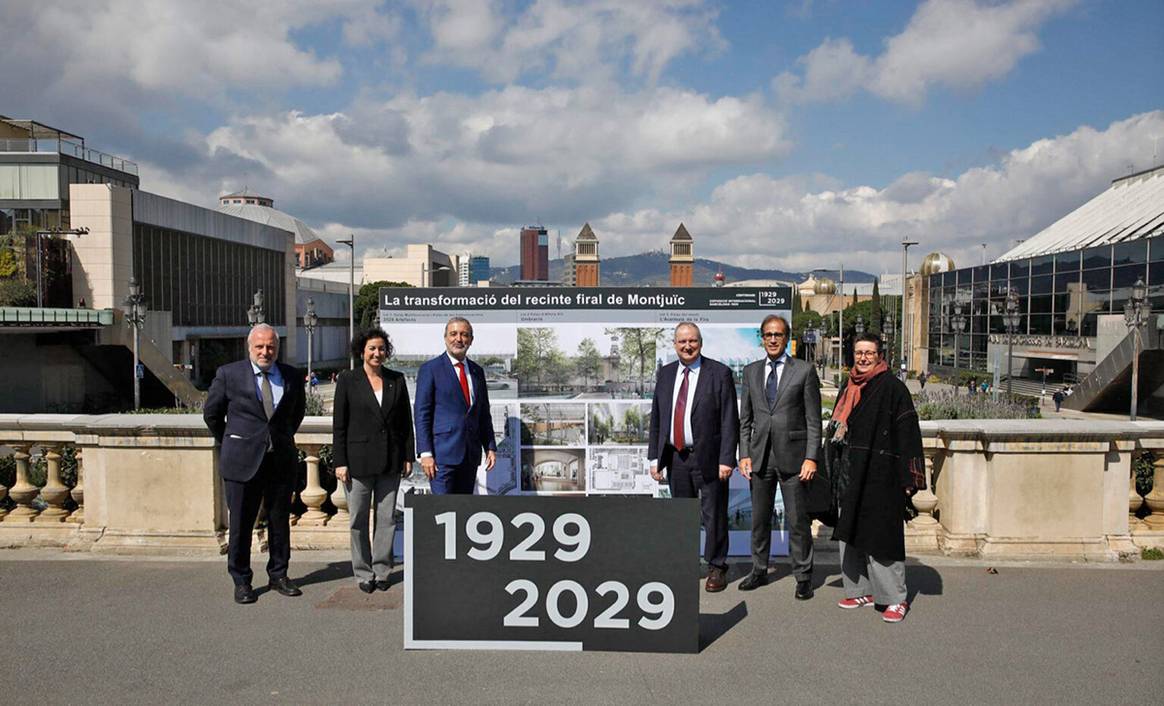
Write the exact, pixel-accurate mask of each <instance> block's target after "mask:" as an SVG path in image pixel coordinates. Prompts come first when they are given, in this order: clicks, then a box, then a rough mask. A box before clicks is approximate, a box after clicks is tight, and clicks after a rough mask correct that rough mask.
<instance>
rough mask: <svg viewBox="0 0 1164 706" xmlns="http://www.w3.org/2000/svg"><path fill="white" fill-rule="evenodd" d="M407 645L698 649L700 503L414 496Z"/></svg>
mask: <svg viewBox="0 0 1164 706" xmlns="http://www.w3.org/2000/svg"><path fill="white" fill-rule="evenodd" d="M405 516H406V520H405V539H404V541H405V551H406V552H407V556H408V559H407V561H406V563H405V572H404V582H405V584H404V591H405V593H404V595H405V599H404V600H405V617H404V646H405V648H415V649H530V650H621V651H651V652H696V651H697V650H698V647H699V554H698V543H699V509H698V507H697V505H696V501H695V500H691V499H674V500H653V499H647V498H596V497H591V498H571V497H483V496H449V495H446V496H434V495H410V496H409V498H408V499H407V501H406V507H405Z"/></svg>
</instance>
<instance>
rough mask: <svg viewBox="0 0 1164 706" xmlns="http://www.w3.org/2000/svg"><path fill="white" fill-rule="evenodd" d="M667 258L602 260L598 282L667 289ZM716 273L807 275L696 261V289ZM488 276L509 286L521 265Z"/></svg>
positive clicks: (557, 272) (553, 271)
mask: <svg viewBox="0 0 1164 706" xmlns="http://www.w3.org/2000/svg"><path fill="white" fill-rule="evenodd" d="M669 257H670V256H669V255H668V254H667V253H666V252H663V251H661V250H653V251H651V252H644V253H639V254H638V255H626V256H623V257H611V258H605V259H603V260H602V262H601V264H600V265H599V282H600V283H601V284H602V286H605V287H633V286H651V287H666V286H668V285H669V284H670V282H671V265H670V262H669ZM563 266H564V265H563V261H562V260H561V259H557V260H550V281H551V282H560V281H561V279H562V271H563ZM716 272H723V274H724V277H725V278H726V279H727V281H728V282H729V283H730V282H739V281H741V280H749V279H768V280H770V279H774V280H780V281H782V282H789V283H797V282H803V281H804V280H805V279H806V278H808V275H809V274H810V273H809V272H786V271H784V270H759V269H752V268H748V267H736V266H735V265H729V264H727V263H724V262H718V261H716V260H708V259H706V258H696V259H695V267H694V271H693V276H692V281H693V282H694V283H695V286H697V287H711V286H713V285H714V284H715V274H716ZM812 273H814V274H816V276H817V277H827V278H829V279H831V280H834V281H835V280H836V279H837V271H836V270H813V271H812ZM490 274H491V275H492V278H493V283H494V284H501V285H504V284H511V283H513V282H514V281H515V280H518V279H520V278H521V265H512V266H510V267H494V268H491V269H490ZM874 278H875V276H874V275H871V274H869V273H868V272H862V271H860V270H845V282H852V283H860V282H872V281H873V280H874Z"/></svg>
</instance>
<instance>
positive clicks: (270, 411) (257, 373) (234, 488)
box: [202, 324, 306, 603]
mask: <svg viewBox="0 0 1164 706" xmlns="http://www.w3.org/2000/svg"><path fill="white" fill-rule="evenodd" d="M247 352H248V356H249V358H250V359H249V360H240V361H238V362H236V363H229V364H227V365H223V366H222V367H220V368H219V369H218V371H217V372H216V373H215V375H214V382H212V383H211V384H210V391H209V392H208V393H207V395H206V404H205V405H203V407H202V418H203V419H204V420H205V421H206V426H207V427H209V428H210V433H211V434H213V435H214V441H215V444H216V445H217V446H218V472H219V473H220V474H221V475H222V480H223V484H224V486H225V490H226V504H227V509H228V511H229V525H230V540H229V544H228V545H227V552H226V567H227V571H229V572H230V576H231V578H232V579H234V600H235V602H236V603H254V602H255V600H256V595H255V592H254V589H253V588H252V587H251V578H252V576H253V572H252V571H251V531H252V530H253V528H254V526H255V518H256V517H257V516H258V514H259V505H260V504H262V503H264V502H265V503H266V506H267V536H268V541H267V545H268V551H269V553H270V556H269V557H268V559H267V576H268V577H269V579H270V580H269V582H268V588H270V589H271V590H273V591H276V592H278V593H281V594H283V595H284V596H298V595H300V594H301V593H302V591H300V590H299V588H298V587H297V586H296V585H295V584H294V583H292V582H291V579H289V578H287V564H288V563H289V562H290V560H291V519H290V518H291V516H290V505H291V492H292V486H293V485H294V481H295V471H296V468H297V467H298V464H299V455H298V452H297V450H296V448H295V432H296V431H298V430H299V424H300V422H302V421H303V414H304V412H305V406H306V397H305V396H304V390H303V376H302V375H300V374H299V371H298V370H296V369H295V368H293V367H291V366H290V365H283V364H282V363H277V362H275V359H276V358H277V357H278V355H279V334H278V333H277V332H276V331H275V329H273V328H271V327H270V326H268V325H267V324H259V325H258V326H255V327H254V328H253V329H251V332H250V334H249V335H248V336H247Z"/></svg>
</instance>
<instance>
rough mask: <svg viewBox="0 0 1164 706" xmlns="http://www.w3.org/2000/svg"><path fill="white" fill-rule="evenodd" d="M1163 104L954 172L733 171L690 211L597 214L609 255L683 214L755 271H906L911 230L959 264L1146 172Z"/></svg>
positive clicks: (994, 251) (659, 234)
mask: <svg viewBox="0 0 1164 706" xmlns="http://www.w3.org/2000/svg"><path fill="white" fill-rule="evenodd" d="M1158 138H1164V111H1155V112H1151V113H1145V114H1142V115H1137V116H1134V117H1131V118H1128V119H1126V120H1121V121H1118V122H1115V123H1113V124H1111V125H1110V126H1108V127H1107V128H1106V129H1105V130H1096V129H1094V128H1091V127H1087V126H1084V127H1080V128H1078V129H1077V130H1075V131H1074V132H1072V133H1070V134H1068V135H1062V136H1059V137H1055V138H1049V139H1044V140H1039V141H1037V142H1035V143H1033V144H1031V145H1029V146H1028V147H1025V148H1022V149H1016V150H1013V151H1011V152H1010V153H1008V154H1007V155H1005V156H1004V157H1003V158H1002V159H1001V160H1000V161H999V162H998V163H997V164H993V165H989V166H982V167H976V168H973V169H969V170H967V171H965V172H963V173H962V174H960V175H958V176H957V177H956V178H953V179H947V178H941V177H937V176H932V175H928V174H924V173H909V174H905V175H903V176H901V177H900V178H898V179H897V180H895V181H894V183H892V184H890V185H888V186H886V187H884V188H876V187H872V186H865V185H862V186H850V187H847V188H842V187H840V186H839V185H838V184H836V183H835V182H833V181H832V180H830V179H828V178H827V177H822V176H812V177H792V178H784V179H775V178H772V177H769V176H766V175H760V174H756V175H751V176H741V177H737V178H734V179H731V180H729V181H727V182H725V183H723V184H721V185H720V186H719V187H717V188H716V189H715V190H714V192H713V193H712V195H711V197H710V198H709V199H708V200H707V201H705V202H703V203H700V204H697V205H696V206H694V207H692V208H690V209H685V210H682V211H660V210H657V209H643V210H640V211H634V212H620V213H613V214H610V215H608V216H606V217H604V218H601V219H595V220H592V221H591V224H592V225H593V226H594V229H595V231H596V232H597V233H598V235H599V238H600V239H601V241H602V247H603V252H604V254H605V255H606V256H610V255H612V254H616V253H617V254H626V253H629V252H636V251H639V250H644V249H653V248H658V247H661V246H664V245H665V243H666V240H667V236H669V235H670V231H671V230H673V229H674V227H675V224H677V223H678V222H679V221H683V222H685V223H686V225H687V228H688V230H690V231H691V233H692V235H693V237H694V238H695V250H696V255H697V256H699V257H710V258H713V259H723V260H726V261H729V262H733V263H734V264H737V265H741V266H746V267H771V268H781V269H786V270H793V271H796V270H807V269H811V268H815V267H836V266H837V265H839V264H841V263H843V264H844V265H845V267H846V268H850V269H861V270H865V271H869V272H881V271H889V272H893V271H896V270H897V269H899V268H900V262H901V260H900V257H901V248H900V245H899V243H900V242H901V240H902V239H903V238H906V237H908V238H909V239H911V240H916V241H919V242H920V243H921V244H920V246H919V247H918V248H916V249H915V250H914V253H916V254H915V256H914V257H913V260H914V261H915V264H916V260H917V259H918V258H920V257H921V255H922V254H924V253H927V252H932V251H935V250H936V251H942V252H945V253H947V254H950V255H951V256H953V258H954V260H955V261H956V262H958V263H959V264H963V265H965V264H972V263H977V262H979V260H980V258H981V255H982V250H981V245H980V244H981V243H987V246H988V248H987V254H988V255H989V256H990V257H995V256H998V255H1001V254H1002V253H1003V252H1004V251H1006V250H1008V249H1010V248H1011V247H1013V245H1014V242H1015V240H1016V239H1019V238H1029V237H1030V236H1032V235H1034V234H1035V233H1037V232H1038V231H1040V230H1042V229H1043V228H1045V227H1047V226H1048V225H1050V224H1051V223H1053V222H1055V221H1056V220H1058V219H1059V218H1062V217H1063V216H1065V215H1067V214H1068V213H1069V212H1071V211H1072V210H1074V209H1076V208H1078V207H1079V206H1080V205H1082V204H1083V203H1084V202H1086V201H1088V200H1090V199H1091V198H1092V197H1094V196H1095V195H1097V194H1099V193H1100V192H1102V191H1103V190H1105V189H1106V188H1107V187H1108V186H1109V185H1110V183H1111V181H1112V179H1115V178H1118V177H1119V176H1122V175H1124V174H1126V173H1127V169H1128V167H1127V165H1128V164H1129V163H1134V164H1135V165H1137V167H1138V168H1146V167H1147V166H1148V162H1149V160H1150V159H1151V157H1150V155H1151V154H1152V150H1153V147H1154V144H1155V141H1156V139H1158Z"/></svg>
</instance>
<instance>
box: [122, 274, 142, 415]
mask: <svg viewBox="0 0 1164 706" xmlns="http://www.w3.org/2000/svg"><path fill="white" fill-rule="evenodd" d="M121 310H122V311H123V312H124V313H125V323H126V325H127V326H132V327H133V408H134V409H135V410H137V409H140V408H141V379H142V377H143V376H144V375H145V371H144V370H143V369H142V365H141V359H140V358H139V357H138V350H139V347H140V345H141V329H142V327H143V326H145V320H146V298H145V295H144V294H142V293H141V286H140V285H139V284H138V283H137V278H136V277H130V278H129V296H128V297H126V298H125V303H123V304H122V306H121Z"/></svg>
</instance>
